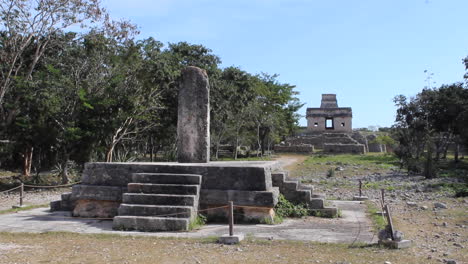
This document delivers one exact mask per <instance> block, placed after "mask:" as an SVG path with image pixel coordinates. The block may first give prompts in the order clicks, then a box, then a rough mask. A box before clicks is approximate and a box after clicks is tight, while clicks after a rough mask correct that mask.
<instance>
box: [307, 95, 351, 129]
mask: <svg viewBox="0 0 468 264" xmlns="http://www.w3.org/2000/svg"><path fill="white" fill-rule="evenodd" d="M306 118H307V129H308V130H309V131H313V132H334V131H336V132H353V125H352V120H353V111H352V109H351V107H338V102H337V100H336V94H322V103H321V104H320V107H319V108H307V115H306Z"/></svg>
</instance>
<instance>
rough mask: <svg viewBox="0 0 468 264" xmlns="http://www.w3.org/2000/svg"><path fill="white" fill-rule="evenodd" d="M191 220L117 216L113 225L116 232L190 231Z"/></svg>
mask: <svg viewBox="0 0 468 264" xmlns="http://www.w3.org/2000/svg"><path fill="white" fill-rule="evenodd" d="M189 223H190V220H189V218H175V217H152V216H116V217H114V221H113V223H112V228H113V229H115V230H137V231H143V232H156V231H185V230H188V229H189Z"/></svg>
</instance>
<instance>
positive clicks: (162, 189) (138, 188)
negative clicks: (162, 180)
mask: <svg viewBox="0 0 468 264" xmlns="http://www.w3.org/2000/svg"><path fill="white" fill-rule="evenodd" d="M199 187H200V185H185V184H154V183H129V184H128V192H129V193H154V194H184V195H197V194H198V189H199Z"/></svg>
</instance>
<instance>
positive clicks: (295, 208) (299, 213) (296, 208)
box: [275, 194, 309, 218]
mask: <svg viewBox="0 0 468 264" xmlns="http://www.w3.org/2000/svg"><path fill="white" fill-rule="evenodd" d="M275 212H276V214H277V215H278V216H279V217H281V218H283V217H303V216H308V215H309V209H308V208H307V205H305V204H293V203H291V202H290V201H288V200H287V199H286V198H285V197H284V195H282V194H280V195H279V198H278V203H277V204H276V206H275Z"/></svg>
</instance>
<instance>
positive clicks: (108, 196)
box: [71, 184, 127, 202]
mask: <svg viewBox="0 0 468 264" xmlns="http://www.w3.org/2000/svg"><path fill="white" fill-rule="evenodd" d="M124 192H127V188H126V187H118V186H103V185H85V184H79V185H75V186H73V188H72V197H71V199H72V200H78V199H80V200H101V201H114V202H121V201H122V193H124Z"/></svg>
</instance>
